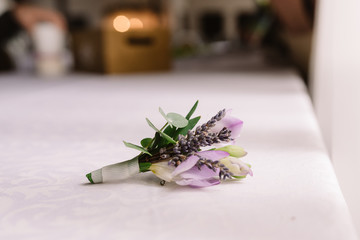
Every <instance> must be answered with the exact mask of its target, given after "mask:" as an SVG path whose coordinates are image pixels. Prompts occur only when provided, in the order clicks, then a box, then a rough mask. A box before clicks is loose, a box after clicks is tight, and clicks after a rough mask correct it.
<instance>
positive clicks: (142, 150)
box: [123, 141, 152, 156]
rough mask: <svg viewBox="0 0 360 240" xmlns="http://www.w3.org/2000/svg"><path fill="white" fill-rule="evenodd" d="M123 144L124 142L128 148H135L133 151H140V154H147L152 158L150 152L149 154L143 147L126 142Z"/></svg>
mask: <svg viewBox="0 0 360 240" xmlns="http://www.w3.org/2000/svg"><path fill="white" fill-rule="evenodd" d="M123 142H124V144H125V146H127V147H128V148H133V149H136V150H138V151H140V152H143V153H146V154H148V155H150V156H152V155H151V153H149V152H148V151H147V150H146V149H145V148H143V147H140V146H138V145H135V144H132V143H129V142H125V141H123Z"/></svg>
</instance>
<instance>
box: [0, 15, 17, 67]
mask: <svg viewBox="0 0 360 240" xmlns="http://www.w3.org/2000/svg"><path fill="white" fill-rule="evenodd" d="M20 30H21V26H20V24H19V23H18V22H17V21H16V19H15V16H14V15H13V13H12V12H11V11H6V12H5V13H3V14H2V15H0V71H10V70H13V69H14V68H15V65H14V63H13V61H12V59H11V58H10V56H9V54H8V53H7V52H6V51H5V46H6V44H7V42H8V41H9V40H10V39H11V38H13V37H14V36H15V35H16V34H17V33H18V32H19V31H20Z"/></svg>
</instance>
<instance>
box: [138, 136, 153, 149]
mask: <svg viewBox="0 0 360 240" xmlns="http://www.w3.org/2000/svg"><path fill="white" fill-rule="evenodd" d="M151 142H152V138H144V139H142V140H141V142H140V143H141V146H143V147H144V148H148V147H149V146H150V144H151Z"/></svg>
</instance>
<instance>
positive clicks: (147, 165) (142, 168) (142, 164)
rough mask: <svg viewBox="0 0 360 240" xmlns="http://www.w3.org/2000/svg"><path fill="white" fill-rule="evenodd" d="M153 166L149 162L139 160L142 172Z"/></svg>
mask: <svg viewBox="0 0 360 240" xmlns="http://www.w3.org/2000/svg"><path fill="white" fill-rule="evenodd" d="M150 167H151V163H149V162H139V170H140V172H147V171H149V168H150Z"/></svg>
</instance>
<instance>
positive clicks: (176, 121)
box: [159, 107, 188, 128]
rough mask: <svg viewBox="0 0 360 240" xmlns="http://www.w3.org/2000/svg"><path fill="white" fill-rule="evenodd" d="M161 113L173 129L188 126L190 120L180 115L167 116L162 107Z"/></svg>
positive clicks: (170, 114) (169, 114) (171, 114)
mask: <svg viewBox="0 0 360 240" xmlns="http://www.w3.org/2000/svg"><path fill="white" fill-rule="evenodd" d="M159 112H160V113H161V115H162V116H163V117H164V118H165V120H166V121H167V122H168V124H169V125H170V126H171V127H177V128H183V127H186V126H187V125H188V120H187V119H186V118H184V117H183V116H181V115H180V114H178V113H173V112H171V113H168V114H165V112H164V111H163V110H162V109H161V108H160V107H159Z"/></svg>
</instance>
